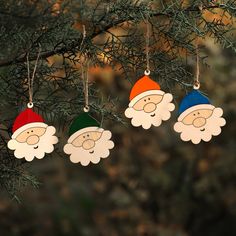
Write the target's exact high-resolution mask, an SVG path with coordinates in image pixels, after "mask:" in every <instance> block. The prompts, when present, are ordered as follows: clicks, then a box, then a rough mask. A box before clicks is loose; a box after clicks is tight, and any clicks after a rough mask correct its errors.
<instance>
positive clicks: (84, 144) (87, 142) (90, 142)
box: [82, 139, 95, 150]
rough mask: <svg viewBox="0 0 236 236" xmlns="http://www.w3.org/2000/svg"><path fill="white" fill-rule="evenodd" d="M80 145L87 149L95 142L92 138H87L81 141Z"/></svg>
mask: <svg viewBox="0 0 236 236" xmlns="http://www.w3.org/2000/svg"><path fill="white" fill-rule="evenodd" d="M82 146H83V148H84V149H85V150H89V149H91V148H93V147H94V146H95V142H94V140H92V139H88V140H86V141H84V142H83V145H82Z"/></svg>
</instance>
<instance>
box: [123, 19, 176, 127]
mask: <svg viewBox="0 0 236 236" xmlns="http://www.w3.org/2000/svg"><path fill="white" fill-rule="evenodd" d="M146 25H147V45H146V58H147V69H146V70H145V72H144V74H145V75H144V76H143V77H142V78H140V79H139V80H138V81H137V82H136V83H135V84H134V86H133V88H132V89H131V92H130V98H129V100H130V103H129V107H128V108H127V109H126V110H125V116H126V117H127V118H130V119H131V124H132V125H133V126H135V127H139V126H142V127H143V128H144V129H149V128H150V127H151V126H152V125H153V126H155V127H158V126H160V125H161V123H162V121H166V120H168V119H169V118H170V116H171V111H173V110H174V109H175V105H174V104H173V103H172V100H173V96H172V95H171V94H170V93H165V92H164V91H162V90H161V87H160V85H159V84H158V83H157V82H155V81H153V80H152V79H151V78H150V77H149V75H150V69H149V68H150V66H149V64H150V63H149V37H150V33H149V24H148V22H147V24H146Z"/></svg>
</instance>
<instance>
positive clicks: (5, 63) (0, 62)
mask: <svg viewBox="0 0 236 236" xmlns="http://www.w3.org/2000/svg"><path fill="white" fill-rule="evenodd" d="M221 7H222V5H214V6H205V7H203V10H210V9H216V8H221ZM184 11H186V12H194V11H198V12H199V8H190V7H189V8H187V9H185V10H184ZM0 14H1V13H0ZM171 15H172V13H168V14H164V13H160V12H157V13H151V14H150V17H151V18H153V17H158V16H166V17H168V16H171ZM133 20H135V18H134V17H128V18H127V19H118V20H116V21H115V22H112V23H111V24H109V25H107V26H105V27H104V28H102V29H98V30H95V31H94V32H93V33H92V34H91V35H90V36H88V37H87V39H94V38H96V37H97V36H99V35H100V34H103V33H104V32H106V31H109V30H110V29H111V28H114V27H116V26H118V25H120V24H123V23H125V22H128V21H133ZM81 41H82V38H81V39H79V40H75V42H74V43H72V44H71V46H70V48H68V47H66V46H65V47H62V48H59V49H54V50H51V51H48V52H42V53H41V55H40V57H41V58H42V59H46V58H48V57H51V56H54V55H57V54H65V53H67V52H68V51H70V50H72V49H73V48H76V47H78V46H79V45H80V44H81ZM26 54H27V53H25V54H24V55H20V56H17V57H16V58H14V59H10V60H0V67H4V66H9V65H12V64H17V63H22V62H26ZM36 57H37V56H36V55H34V56H31V57H29V60H30V61H34V60H35V59H36Z"/></svg>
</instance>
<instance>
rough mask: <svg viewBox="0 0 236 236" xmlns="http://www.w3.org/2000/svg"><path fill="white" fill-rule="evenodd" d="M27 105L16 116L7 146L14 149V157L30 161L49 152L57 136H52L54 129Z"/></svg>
mask: <svg viewBox="0 0 236 236" xmlns="http://www.w3.org/2000/svg"><path fill="white" fill-rule="evenodd" d="M28 107H29V108H27V109H25V110H24V111H23V112H21V113H20V114H19V115H18V116H17V118H16V120H15V122H14V125H13V128H12V132H13V135H12V137H11V140H10V141H9V142H8V144H7V146H8V148H9V149H11V150H14V155H15V157H16V158H18V159H21V158H25V160H26V161H32V160H33V159H34V158H37V159H42V158H43V157H44V156H45V153H51V152H52V151H53V150H54V146H53V145H54V144H56V143H57V142H58V138H57V137H56V136H54V134H55V133H56V129H55V128H54V127H53V126H48V125H47V124H45V123H44V120H43V118H42V117H41V116H40V115H38V114H37V113H35V112H33V110H32V108H31V106H28Z"/></svg>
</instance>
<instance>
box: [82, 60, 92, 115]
mask: <svg viewBox="0 0 236 236" xmlns="http://www.w3.org/2000/svg"><path fill="white" fill-rule="evenodd" d="M89 64H90V62H89V60H88V59H86V62H85V70H84V65H82V78H83V87H84V111H85V112H89V94H88V93H89V90H88V86H89Z"/></svg>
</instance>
